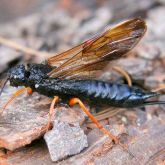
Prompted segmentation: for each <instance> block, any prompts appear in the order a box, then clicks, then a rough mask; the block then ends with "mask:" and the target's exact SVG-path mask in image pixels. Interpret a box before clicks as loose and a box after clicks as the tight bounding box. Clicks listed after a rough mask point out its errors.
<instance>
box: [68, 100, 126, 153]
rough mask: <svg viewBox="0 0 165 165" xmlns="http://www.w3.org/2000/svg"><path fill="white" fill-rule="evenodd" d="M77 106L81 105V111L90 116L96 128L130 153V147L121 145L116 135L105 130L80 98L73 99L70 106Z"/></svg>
mask: <svg viewBox="0 0 165 165" xmlns="http://www.w3.org/2000/svg"><path fill="white" fill-rule="evenodd" d="M75 104H79V105H80V107H81V109H82V110H83V111H84V112H85V113H86V114H87V115H88V117H89V118H90V119H91V120H92V121H93V122H94V123H95V124H96V126H97V127H98V128H99V129H100V130H101V131H102V132H103V133H104V134H106V135H108V136H109V137H110V138H111V139H112V141H113V142H114V143H115V144H119V145H120V146H121V147H122V148H124V150H126V151H128V146H127V145H125V144H122V143H120V141H119V139H118V137H116V136H115V135H113V134H111V133H110V131H108V130H107V129H105V128H104V127H103V126H102V124H100V122H99V121H98V120H97V119H96V118H95V117H94V116H93V115H92V114H91V113H90V112H89V110H88V109H87V108H86V107H85V105H84V104H83V102H82V101H81V100H80V99H78V98H72V99H71V100H70V102H69V105H70V106H73V105H75Z"/></svg>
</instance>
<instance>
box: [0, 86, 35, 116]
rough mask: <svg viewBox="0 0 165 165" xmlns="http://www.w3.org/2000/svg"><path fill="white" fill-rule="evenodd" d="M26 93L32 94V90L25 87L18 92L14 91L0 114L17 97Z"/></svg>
mask: <svg viewBox="0 0 165 165" xmlns="http://www.w3.org/2000/svg"><path fill="white" fill-rule="evenodd" d="M25 92H27V93H28V94H32V93H33V90H32V89H31V88H30V87H27V88H23V89H20V90H18V91H16V92H15V93H14V94H13V96H12V97H11V98H10V99H9V101H8V102H7V103H6V104H5V105H4V107H3V108H2V110H1V111H0V114H1V113H3V111H4V110H5V109H6V108H7V106H8V105H9V104H10V103H11V102H12V101H13V100H14V99H15V98H16V97H18V96H19V95H21V94H22V93H25Z"/></svg>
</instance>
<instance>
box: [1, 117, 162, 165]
mask: <svg viewBox="0 0 165 165" xmlns="http://www.w3.org/2000/svg"><path fill="white" fill-rule="evenodd" d="M111 128H113V129H111V131H112V130H116V133H117V132H118V133H122V132H125V131H124V127H121V126H118V125H116V126H113V127H111ZM164 128H165V127H164V125H163V124H162V123H161V122H160V121H159V120H158V119H157V118H156V117H155V118H154V119H152V120H150V121H148V122H146V123H145V124H143V125H142V126H140V127H139V128H137V127H134V126H132V127H129V128H128V132H129V133H130V135H131V136H132V139H131V140H130V139H129V150H130V152H131V153H132V154H133V155H134V157H132V156H131V155H130V154H129V153H128V152H126V151H124V150H123V149H122V148H121V147H120V146H118V145H117V146H113V147H112V143H111V140H110V139H108V138H107V137H105V136H103V134H102V133H101V132H100V131H99V130H98V129H94V130H93V131H91V132H90V134H89V135H88V142H89V147H88V148H87V149H85V150H84V151H83V152H82V153H80V154H79V155H75V156H72V157H70V158H68V159H66V160H63V161H61V162H57V163H52V162H51V161H50V157H49V154H48V151H47V149H46V147H45V146H46V145H45V144H44V143H43V142H36V144H33V145H32V146H29V147H26V148H24V149H21V150H20V151H16V152H15V153H11V154H8V155H6V156H3V162H5V163H8V164H17V165H25V164H28V163H30V164H31V165H35V164H47V165H51V164H60V165H61V164H63V165H67V164H73V165H74V164H75V165H76V164H80V165H81V164H82V165H86V164H96V165H97V164H105V165H106V164H107V165H109V164H110V165H114V164H118V165H122V164H127V165H131V164H134V165H139V164H141V165H145V164H146V163H148V164H156V163H158V162H163V161H164V158H165V153H164V151H163V150H164V148H165V141H164V139H165V130H164ZM132 130H134V131H132ZM112 132H113V133H114V134H115V132H114V131H112ZM1 162H2V160H1Z"/></svg>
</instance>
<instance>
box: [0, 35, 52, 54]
mask: <svg viewBox="0 0 165 165" xmlns="http://www.w3.org/2000/svg"><path fill="white" fill-rule="evenodd" d="M0 44H2V45H5V46H8V47H10V48H13V49H15V50H17V51H21V52H23V53H26V54H29V55H32V56H46V57H50V56H54V55H55V54H54V53H47V52H41V51H37V50H34V49H31V48H28V47H25V46H23V45H20V44H18V43H16V42H14V41H11V40H9V39H5V38H3V37H1V36H0Z"/></svg>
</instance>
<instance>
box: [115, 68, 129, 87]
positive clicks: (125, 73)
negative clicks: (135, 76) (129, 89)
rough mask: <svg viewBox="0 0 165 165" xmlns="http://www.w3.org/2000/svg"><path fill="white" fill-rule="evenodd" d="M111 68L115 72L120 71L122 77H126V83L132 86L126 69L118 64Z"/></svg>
mask: <svg viewBox="0 0 165 165" xmlns="http://www.w3.org/2000/svg"><path fill="white" fill-rule="evenodd" d="M112 69H113V70H115V71H116V72H118V73H120V74H121V75H123V76H124V78H125V79H126V81H127V83H128V85H129V86H132V78H131V76H130V75H129V73H128V72H127V71H126V70H124V69H123V68H121V67H119V66H113V67H112Z"/></svg>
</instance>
